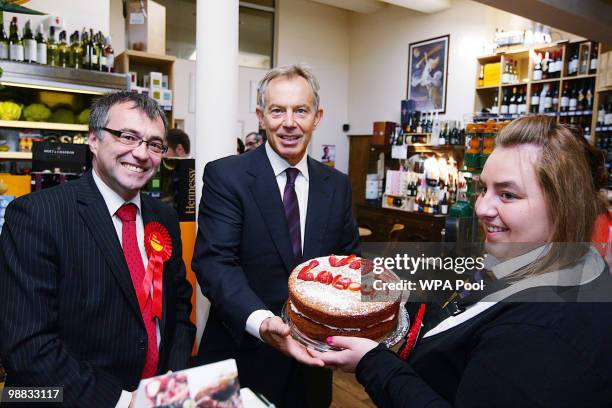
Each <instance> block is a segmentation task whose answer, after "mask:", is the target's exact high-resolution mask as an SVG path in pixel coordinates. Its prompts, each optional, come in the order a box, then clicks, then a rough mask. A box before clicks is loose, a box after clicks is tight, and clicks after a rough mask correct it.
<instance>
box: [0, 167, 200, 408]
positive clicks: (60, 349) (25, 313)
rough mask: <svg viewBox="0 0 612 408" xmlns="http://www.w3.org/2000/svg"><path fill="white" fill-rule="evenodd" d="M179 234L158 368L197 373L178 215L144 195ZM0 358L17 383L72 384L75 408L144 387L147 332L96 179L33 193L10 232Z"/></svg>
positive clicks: (150, 213)
mask: <svg viewBox="0 0 612 408" xmlns="http://www.w3.org/2000/svg"><path fill="white" fill-rule="evenodd" d="M141 204H142V216H143V221H144V223H145V225H146V223H148V222H151V221H158V222H160V223H161V224H162V225H164V226H165V227H166V228H167V229H168V231H169V233H170V235H171V237H172V247H173V251H172V257H171V258H170V260H168V261H167V262H166V263H165V265H164V281H163V315H162V320H161V323H160V332H161V343H160V359H159V366H158V372H165V371H167V370H169V369H171V370H179V369H183V368H186V367H188V363H189V356H190V354H191V349H192V345H193V339H194V335H195V328H194V326H193V324H192V323H191V322H190V320H189V314H190V311H191V300H190V298H191V286H190V284H189V282H188V281H187V280H186V279H185V266H184V264H183V260H182V250H181V249H182V248H181V240H180V233H179V226H178V220H177V217H176V213H175V212H174V210H172V209H171V208H170V207H168V206H167V205H165V204H163V203H161V202H160V201H159V200H156V199H152V198H150V197H148V196H146V195H144V194H141ZM0 248H1V249H2V251H1V252H0V271H1V272H0V317H1V318H0V333H2V335H0V355H1V358H2V363H3V365H4V366H5V368H6V371H7V374H8V375H7V383H6V385H7V386H17V385H20V386H62V387H64V402H65V404H66V405H68V406H81V407H83V406H88V407H112V406H114V405H115V404H116V402H117V401H118V399H119V395H120V393H121V390H122V389H124V390H130V391H131V390H134V389H135V388H136V387H137V386H138V383H139V381H140V374H141V373H142V369H143V367H144V362H145V355H146V348H147V333H146V330H145V326H144V323H143V320H142V317H141V314H140V310H139V307H138V301H137V298H136V293H135V291H134V288H133V285H132V281H131V278H130V273H129V270H128V267H127V264H126V262H125V259H124V257H123V251H122V249H121V244H120V241H119V238H118V236H117V233H116V230H115V228H114V226H113V222H112V219H111V217H110V215H109V212H108V209H107V207H106V204H105V202H104V200H103V198H102V195H101V194H100V192H99V191H98V189H97V188H96V185H95V183H94V180H93V176H92V175H91V173H90V172H89V173H86V174H85V175H84V176H83V177H82V178H80V179H79V180H76V181H73V182H70V183H67V184H64V185H62V186H59V187H55V188H51V189H48V190H43V191H41V192H37V193H32V194H28V195H26V196H24V197H20V198H18V199H17V200H15V201H13V202H12V203H11V204H10V205H9V207H8V208H7V210H6V214H5V225H4V228H3V230H2V235H1V236H0Z"/></svg>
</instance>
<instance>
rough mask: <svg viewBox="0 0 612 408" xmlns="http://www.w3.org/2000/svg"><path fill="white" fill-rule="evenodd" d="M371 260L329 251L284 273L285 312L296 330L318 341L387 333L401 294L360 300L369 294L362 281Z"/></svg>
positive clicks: (375, 337)
mask: <svg viewBox="0 0 612 408" xmlns="http://www.w3.org/2000/svg"><path fill="white" fill-rule="evenodd" d="M371 266H372V263H371V262H370V261H367V260H365V259H362V258H359V257H357V256H355V255H349V256H335V255H331V256H327V257H320V258H316V259H312V260H310V261H307V262H304V263H302V264H300V265H298V266H297V267H296V268H295V269H294V270H293V272H292V273H291V275H290V276H289V301H288V302H287V314H288V316H289V318H290V319H291V321H292V322H293V323H294V324H295V325H296V326H297V328H298V329H299V330H300V332H302V333H303V334H305V335H307V336H308V337H310V338H312V339H316V340H320V341H325V339H326V338H327V337H328V336H355V337H367V338H370V339H378V338H381V337H383V336H385V335H387V334H388V333H390V332H391V331H393V330H394V329H395V327H396V326H397V319H398V313H399V306H400V296H399V295H398V296H397V298H396V299H395V300H393V301H380V302H379V301H366V300H362V295H363V298H364V299H369V298H370V295H374V293H373V292H374V291H373V290H372V288H371V287H370V286H368V287H367V288H366V287H365V286H364V287H362V282H361V276H362V274H364V275H365V274H366V273H369V272H371V269H372V268H371ZM385 300H388V298H387V299H385Z"/></svg>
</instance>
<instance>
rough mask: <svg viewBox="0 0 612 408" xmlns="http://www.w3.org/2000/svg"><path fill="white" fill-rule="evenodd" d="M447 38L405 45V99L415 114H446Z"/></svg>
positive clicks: (447, 36) (448, 36) (446, 36)
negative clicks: (406, 68) (406, 64)
mask: <svg viewBox="0 0 612 408" xmlns="http://www.w3.org/2000/svg"><path fill="white" fill-rule="evenodd" d="M449 43H450V34H447V35H443V36H441V37H436V38H431V39H429V40H424V41H419V42H413V43H410V44H409V45H408V81H407V88H408V89H407V92H406V94H407V98H406V99H412V100H414V101H415V107H416V110H417V111H421V112H438V113H445V112H446V86H447V82H448V49H449Z"/></svg>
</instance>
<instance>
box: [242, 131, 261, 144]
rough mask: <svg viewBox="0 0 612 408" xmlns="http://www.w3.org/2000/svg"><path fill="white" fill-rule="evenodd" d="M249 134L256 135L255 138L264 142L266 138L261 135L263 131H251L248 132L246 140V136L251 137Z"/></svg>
mask: <svg viewBox="0 0 612 408" xmlns="http://www.w3.org/2000/svg"><path fill="white" fill-rule="evenodd" d="M249 136H255V140H257V142H264V138H263V136H262V135H261V133H259V132H250V133H247V134H246V136H245V137H244V140H246V138H247V137H249Z"/></svg>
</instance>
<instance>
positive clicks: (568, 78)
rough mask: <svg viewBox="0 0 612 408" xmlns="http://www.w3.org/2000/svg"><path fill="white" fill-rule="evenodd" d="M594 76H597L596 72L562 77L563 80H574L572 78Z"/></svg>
mask: <svg viewBox="0 0 612 408" xmlns="http://www.w3.org/2000/svg"><path fill="white" fill-rule="evenodd" d="M596 76H597V74H587V75H574V76H565V77H563V80H564V81H571V80H574V79H586V78H595V77H596Z"/></svg>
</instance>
